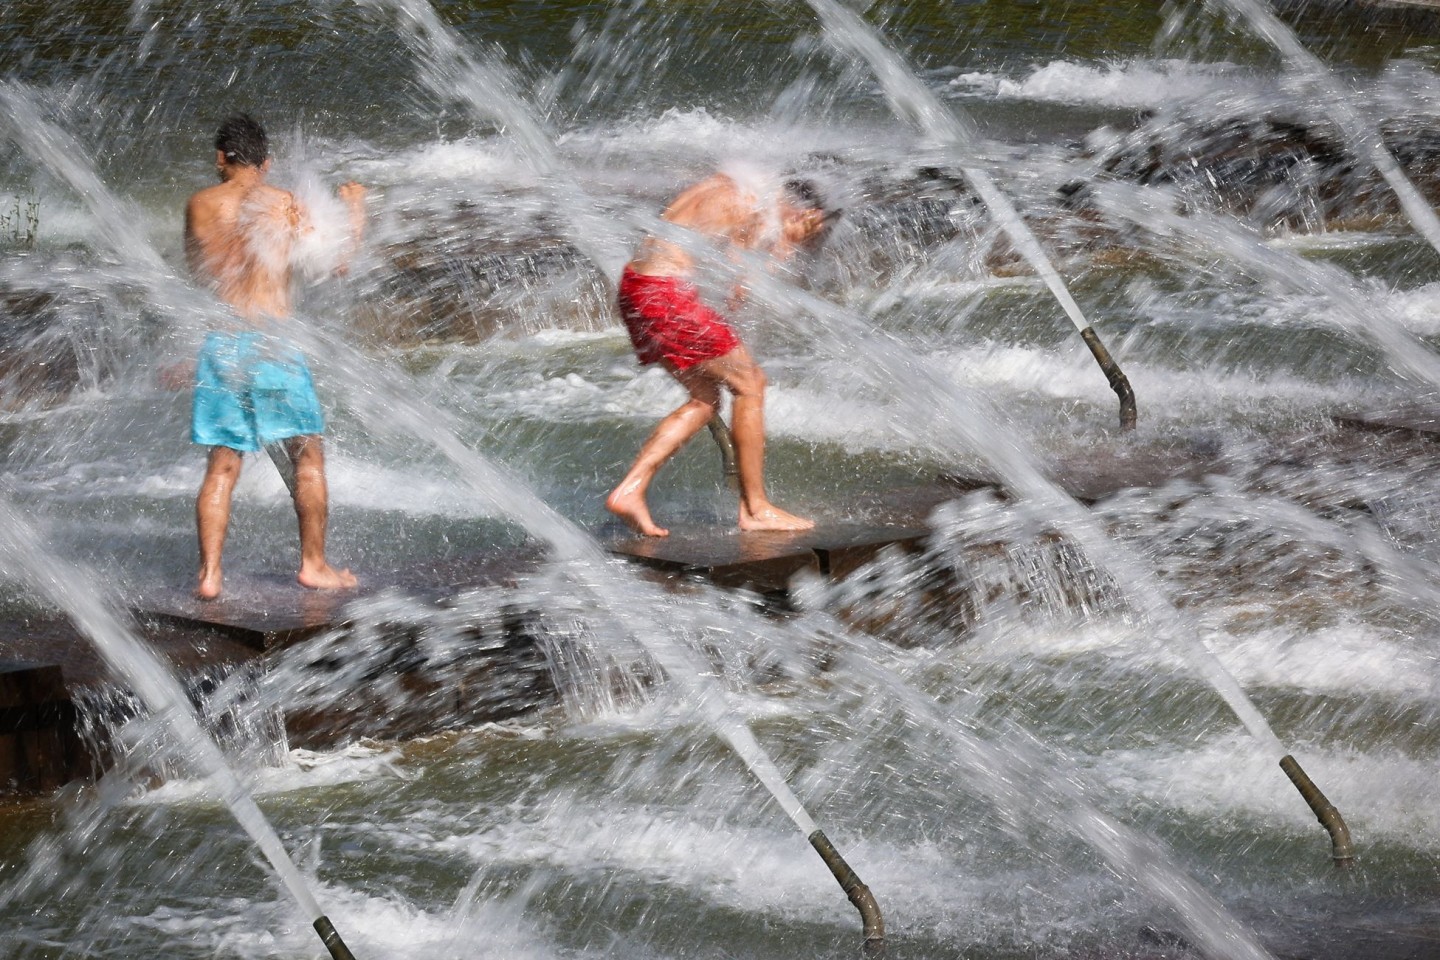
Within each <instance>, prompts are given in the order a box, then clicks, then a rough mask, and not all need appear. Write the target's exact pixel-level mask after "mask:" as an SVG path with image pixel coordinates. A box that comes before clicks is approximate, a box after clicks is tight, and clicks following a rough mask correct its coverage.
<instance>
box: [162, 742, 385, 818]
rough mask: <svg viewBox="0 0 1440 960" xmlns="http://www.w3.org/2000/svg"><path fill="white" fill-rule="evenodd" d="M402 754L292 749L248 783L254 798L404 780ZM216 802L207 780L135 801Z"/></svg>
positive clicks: (177, 783) (168, 786)
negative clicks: (278, 763)
mask: <svg viewBox="0 0 1440 960" xmlns="http://www.w3.org/2000/svg"><path fill="white" fill-rule="evenodd" d="M398 759H399V754H398V753H397V752H396V751H394V750H393V749H389V748H382V747H379V746H374V745H369V744H363V743H357V744H352V745H350V746H347V747H345V748H344V749H342V750H339V751H335V752H332V753H320V752H315V751H310V750H292V751H291V752H290V754H289V763H288V764H286V765H284V766H275V767H272V766H266V767H259V768H256V769H254V770H252V771H250V772H249V773H248V775H247V778H246V784H247V786H248V788H249V790H250V792H251V793H252V794H253V795H255V796H267V795H271V794H280V793H289V792H291V791H294V790H308V789H313V788H317V787H333V786H336V785H338V784H343V783H369V782H372V781H374V780H377V779H393V780H403V779H406V777H407V775H406V774H405V773H404V772H403V771H402V770H401V769H400V768H399V767H397V766H396V765H395V763H396V760H398ZM211 799H214V798H213V797H212V796H211V794H210V790H209V787H208V785H207V783H206V781H203V780H169V781H166V782H165V783H163V784H161V785H160V786H158V787H156V788H155V789H153V790H149V791H147V792H146V793H144V794H143V795H141V796H139V797H138V798H136V802H137V803H143V804H176V803H190V802H194V801H196V800H201V801H209V800H211Z"/></svg>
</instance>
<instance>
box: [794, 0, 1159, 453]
mask: <svg viewBox="0 0 1440 960" xmlns="http://www.w3.org/2000/svg"><path fill="white" fill-rule="evenodd" d="M807 2H808V3H809V4H810V6H811V7H812V8H813V9H814V10H815V13H816V14H817V15H818V16H819V17H820V22H821V24H822V25H823V26H824V35H825V39H826V40H827V41H829V42H830V44H831V45H832V46H834V47H835V48H836V49H838V50H840V51H842V52H848V53H849V54H850V55H851V56H853V57H855V58H857V59H859V60H863V61H864V62H865V63H867V64H868V65H869V66H870V68H871V70H873V71H874V73H875V77H876V79H877V80H879V81H880V86H881V87H882V88H883V89H884V91H885V96H886V99H887V100H888V101H889V102H890V106H891V108H892V109H893V110H894V111H895V113H896V114H897V115H898V116H899V117H900V118H901V119H902V120H905V121H908V122H909V123H911V124H912V125H913V126H915V127H916V128H917V129H918V130H920V132H921V133H923V134H924V135H926V136H928V137H932V138H934V139H935V140H937V141H939V143H940V144H941V145H942V146H944V147H948V148H951V149H953V150H955V151H956V152H958V153H960V154H961V155H962V158H961V162H960V165H959V169H960V172H961V174H963V175H964V177H965V180H966V182H967V183H969V184H970V187H971V189H973V190H974V191H975V193H976V194H977V195H979V197H980V199H981V200H982V201H983V202H984V204H985V207H986V209H988V210H989V211H990V214H991V216H993V217H994V218H995V220H996V222H997V223H998V224H999V226H1000V229H1001V230H1002V231H1004V233H1005V236H1006V237H1007V238H1009V240H1010V242H1011V243H1012V244H1014V245H1015V249H1016V250H1018V251H1019V253H1020V255H1021V256H1022V257H1024V258H1025V260H1026V262H1027V263H1029V264H1030V266H1031V267H1032V268H1034V270H1035V272H1036V273H1038V274H1039V275H1040V278H1041V279H1042V280H1044V282H1045V286H1047V287H1048V288H1049V289H1050V292H1051V294H1052V295H1054V297H1055V299H1056V300H1057V301H1058V302H1059V304H1060V307H1061V309H1063V310H1064V311H1065V315H1066V316H1068V317H1069V318H1070V322H1071V323H1073V324H1074V325H1075V329H1076V330H1077V331H1078V332H1079V334H1080V338H1081V339H1082V340H1084V341H1085V346H1086V347H1088V348H1089V349H1090V353H1091V355H1092V356H1094V358H1095V362H1096V363H1097V364H1099V365H1100V370H1101V371H1102V372H1103V373H1104V374H1105V380H1106V382H1108V383H1109V384H1110V389H1111V390H1114V391H1115V395H1116V396H1117V397H1118V398H1119V400H1120V429H1121V430H1126V431H1129V430H1133V429H1135V422H1136V416H1137V414H1136V410H1135V391H1134V390H1133V389H1131V387H1130V380H1129V378H1127V377H1126V376H1125V373H1124V371H1122V370H1121V369H1120V365H1119V364H1118V363H1116V362H1115V358H1114V357H1113V356H1112V355H1111V353H1110V351H1109V350H1107V349H1106V348H1105V345H1104V344H1103V343H1102V342H1101V340H1100V335H1099V334H1098V333H1096V332H1095V328H1094V326H1093V325H1092V324H1091V323H1090V321H1089V320H1087V319H1085V314H1084V313H1083V312H1082V311H1081V310H1080V305H1079V304H1077V303H1076V302H1075V298H1074V297H1073V296H1071V295H1070V290H1069V288H1068V287H1066V286H1065V281H1064V280H1062V279H1061V278H1060V274H1059V272H1058V271H1057V270H1056V269H1055V266H1054V264H1052V263H1051V262H1050V258H1049V256H1048V255H1047V254H1046V253H1045V250H1044V248H1042V247H1041V246H1040V241H1039V240H1037V239H1036V238H1035V234H1034V233H1033V232H1032V231H1031V230H1030V228H1029V227H1028V226H1027V225H1026V223H1025V220H1024V218H1023V217H1021V216H1020V213H1019V211H1017V210H1016V209H1015V205H1014V204H1013V203H1011V202H1010V199H1009V198H1008V197H1006V196H1005V194H1004V193H1002V192H1001V190H1000V188H999V187H997V186H996V185H995V181H994V180H993V179H992V178H991V177H990V175H989V174H987V173H986V172H985V171H983V170H981V169H980V168H979V167H977V166H974V165H972V164H970V163H967V162H965V160H964V157H966V156H969V155H972V154H974V152H975V141H976V140H977V139H978V133H977V132H976V129H975V124H974V121H972V120H971V119H970V118H969V117H968V116H966V115H965V114H964V113H962V112H960V110H959V108H958V107H957V108H954V109H953V110H952V109H951V108H948V107H946V106H945V105H944V104H942V103H941V102H940V101H939V100H938V99H937V98H936V97H935V95H934V94H932V93H931V92H930V91H929V90H926V89H925V87H924V86H923V85H922V84H920V83H919V81H917V80H916V79H915V75H914V73H913V72H912V71H910V70H909V69H907V68H906V66H905V65H904V63H902V62H901V60H900V58H899V56H898V55H897V54H896V53H895V52H894V51H892V50H890V49H889V48H887V47H886V46H885V44H884V43H883V42H882V41H881V40H880V38H879V37H878V36H877V35H876V34H875V32H874V31H873V30H872V29H871V28H870V26H869V25H868V24H866V22H865V21H864V20H863V19H861V17H860V15H859V14H857V13H855V12H854V11H852V10H849V9H847V8H845V7H843V6H841V5H840V4H839V3H837V2H835V0H807Z"/></svg>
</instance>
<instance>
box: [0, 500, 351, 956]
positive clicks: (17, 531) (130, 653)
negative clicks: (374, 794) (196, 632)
mask: <svg viewBox="0 0 1440 960" xmlns="http://www.w3.org/2000/svg"><path fill="white" fill-rule="evenodd" d="M0 562H3V567H0V570H3V572H4V574H5V576H6V578H7V579H10V580H21V581H23V582H26V583H29V584H30V585H31V587H32V588H33V589H36V590H38V591H40V592H41V593H42V594H45V595H46V596H48V597H49V598H50V599H51V600H52V601H53V602H55V603H56V604H57V605H58V606H59V607H60V608H61V609H63V610H64V611H65V613H66V614H67V615H68V616H69V617H70V619H71V620H72V621H73V622H74V623H75V625H76V626H77V627H79V628H80V629H81V630H82V631H84V633H85V634H86V636H88V637H89V638H90V639H91V640H93V641H94V642H95V645H96V647H97V649H98V650H99V652H100V655H101V656H102V657H103V658H104V660H105V662H106V663H107V664H108V665H109V667H110V669H111V670H113V671H115V673H116V674H117V675H119V676H121V677H124V678H125V682H126V683H127V684H129V685H130V687H131V688H132V689H134V691H135V693H136V694H138V695H139V697H140V699H141V700H142V701H143V702H144V703H145V706H146V707H147V708H148V709H149V711H150V713H151V714H152V715H153V716H154V717H155V718H156V719H157V720H158V721H159V722H161V723H163V724H164V725H165V726H166V727H168V728H169V729H170V731H171V732H172V733H173V735H174V738H175V740H176V744H175V749H177V750H179V751H181V752H182V753H183V754H184V755H185V756H186V757H187V759H188V760H189V763H190V764H191V766H192V767H193V769H194V770H195V772H196V773H197V774H198V775H200V776H202V777H204V778H205V779H206V780H207V782H208V787H209V790H210V791H212V792H213V793H214V795H215V796H216V797H218V798H219V799H220V800H221V801H222V802H223V803H224V804H225V805H226V806H227V807H229V808H230V812H231V813H232V814H234V816H235V819H236V820H237V821H239V823H240V826H241V827H243V828H244V830H245V832H246V833H247V834H249V836H250V838H251V839H252V840H254V841H255V845H256V846H257V847H259V848H260V851H261V852H262V853H263V854H264V855H265V859H266V860H268V861H269V862H270V865H271V866H273V867H274V868H275V872H276V873H277V874H279V876H280V879H281V881H282V882H283V883H284V885H285V888H286V889H287V890H289V891H290V895H291V896H293V897H294V898H295V902H296V903H297V904H298V905H299V906H300V909H301V911H302V912H303V913H304V914H305V918H306V919H307V920H309V921H310V923H311V925H313V926H314V927H315V930H316V932H317V933H319V935H320V938H321V939H322V940H323V941H324V942H325V947H326V949H327V950H329V952H330V955H331V956H332V957H334V958H335V960H353V958H352V957H351V954H350V951H349V949H348V948H347V947H346V946H345V943H344V942H343V941H342V940H341V939H340V936H339V934H338V933H337V932H336V930H335V926H334V924H332V923H331V922H330V919H329V918H328V917H327V916H325V912H324V911H323V910H321V909H320V904H319V903H317V902H316V900H315V895H314V894H312V893H311V892H310V888H309V886H308V885H307V884H306V883H305V879H304V877H302V876H301V874H300V871H299V870H298V869H297V868H296V866H295V863H294V861H292V860H291V859H290V855H289V854H288V853H286V851H285V846H284V844H282V843H281V841H280V838H279V836H277V835H276V833H275V831H274V829H273V828H272V827H271V826H270V823H269V821H267V820H266V819H265V815H264V814H263V813H261V812H260V808H259V807H258V806H256V805H255V800H254V799H253V798H252V797H251V796H250V792H249V791H248V790H246V788H245V786H244V784H242V783H241V782H240V780H239V779H238V778H237V777H236V776H235V773H234V771H232V770H231V769H230V766H229V764H228V763H226V761H225V756H224V754H223V753H221V752H220V750H219V748H217V747H216V746H215V743H214V741H212V740H211V739H210V737H209V735H208V734H206V732H205V731H204V730H203V729H202V728H201V727H200V724H199V723H198V722H197V721H196V719H195V716H194V714H193V712H192V711H191V708H190V705H189V704H188V703H187V702H186V701H185V693H184V691H183V690H182V689H181V688H180V685H179V684H178V683H177V682H176V681H175V678H174V677H173V676H172V675H171V674H170V672H169V670H168V669H167V668H166V667H165V665H164V664H163V663H161V661H160V659H159V658H158V657H157V656H156V655H155V654H154V653H153V652H151V650H150V649H149V648H148V647H146V646H145V644H144V643H143V642H141V641H140V640H138V639H136V638H135V636H134V635H133V634H132V632H131V631H130V630H128V629H126V627H125V624H124V623H123V622H122V620H121V619H120V617H119V616H118V615H117V614H116V613H115V612H114V611H113V610H112V609H111V608H110V605H109V603H107V599H106V597H105V593H104V588H103V587H101V586H100V584H99V581H98V580H97V578H95V577H94V575H93V574H91V573H89V572H88V571H86V570H83V569H81V568H79V567H75V566H71V565H68V564H65V563H63V562H60V561H58V560H56V559H55V557H54V553H53V549H52V548H51V547H50V545H49V544H47V543H45V542H44V541H43V540H42V539H41V538H40V537H39V536H38V535H37V534H36V533H35V531H34V530H32V529H31V528H30V526H29V524H28V523H27V522H26V521H25V519H24V518H23V517H22V516H21V515H20V514H18V513H17V512H16V511H15V510H14V508H13V507H11V506H10V505H9V504H8V503H5V502H4V501H3V500H0Z"/></svg>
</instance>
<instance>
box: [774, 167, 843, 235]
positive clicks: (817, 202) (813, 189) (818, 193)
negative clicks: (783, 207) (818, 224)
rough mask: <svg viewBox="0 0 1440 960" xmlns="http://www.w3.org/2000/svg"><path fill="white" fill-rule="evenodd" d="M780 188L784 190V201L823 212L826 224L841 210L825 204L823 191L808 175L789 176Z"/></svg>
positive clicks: (836, 216) (837, 215) (835, 217)
mask: <svg viewBox="0 0 1440 960" xmlns="http://www.w3.org/2000/svg"><path fill="white" fill-rule="evenodd" d="M782 189H783V190H784V192H785V202H786V203H788V204H790V205H791V206H793V207H799V208H800V209H802V210H819V211H820V212H821V213H823V214H825V219H824V222H825V223H826V224H827V225H828V224H829V223H831V222H832V221H834V220H835V219H837V218H838V217H839V216H840V214H841V212H842V211H841V209H840V208H839V207H830V206H827V205H826V203H825V194H824V192H823V191H822V190H821V189H820V187H819V185H818V184H816V183H815V181H814V180H811V179H810V178H809V177H791V178H790V179H789V180H786V181H785V183H784V185H783V187H782Z"/></svg>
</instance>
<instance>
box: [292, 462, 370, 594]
mask: <svg viewBox="0 0 1440 960" xmlns="http://www.w3.org/2000/svg"><path fill="white" fill-rule="evenodd" d="M285 449H286V450H287V451H288V452H289V454H290V459H291V462H293V463H294V464H295V493H294V497H295V519H296V521H297V522H298V523H299V526H300V571H299V573H297V574H296V575H295V579H296V580H298V581H299V582H300V585H301V586H304V587H310V588H312V589H316V590H334V589H340V588H345V587H353V586H355V585H356V583H357V582H358V581H357V580H356V579H355V575H354V574H352V573H351V572H350V571H349V570H348V569H346V570H336V569H335V568H334V567H332V566H330V563H329V561H328V560H326V558H325V535H326V533H327V531H328V528H329V523H330V491H329V487H328V485H327V484H326V481H325V450H324V447H323V445H322V444H321V442H320V437H318V436H315V435H310V436H304V437H291V438H290V439H289V440H286V441H285Z"/></svg>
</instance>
